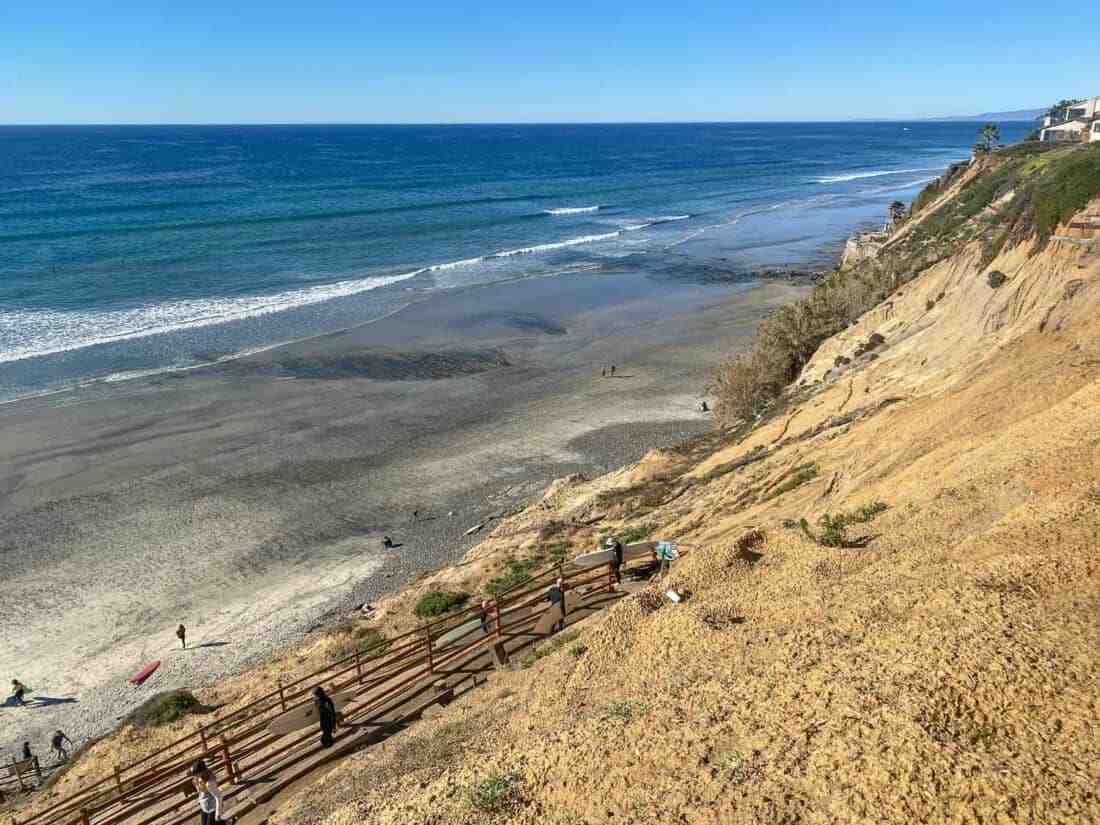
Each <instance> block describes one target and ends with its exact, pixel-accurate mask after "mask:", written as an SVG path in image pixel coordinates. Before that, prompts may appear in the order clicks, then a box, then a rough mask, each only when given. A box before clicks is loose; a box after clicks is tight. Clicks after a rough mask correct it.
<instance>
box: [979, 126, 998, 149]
mask: <svg viewBox="0 0 1100 825" xmlns="http://www.w3.org/2000/svg"><path fill="white" fill-rule="evenodd" d="M1000 142H1001V130H1000V127H998V126H997V124H996V123H987V124H985V126H983V127H982V130H981V131H980V132H979V133H978V142H977V143H975V144H974V151H975V152H976V153H978V154H985V153H986V152H990V151H992V150H993V147H994V146H996V145H997V144H998V143H1000Z"/></svg>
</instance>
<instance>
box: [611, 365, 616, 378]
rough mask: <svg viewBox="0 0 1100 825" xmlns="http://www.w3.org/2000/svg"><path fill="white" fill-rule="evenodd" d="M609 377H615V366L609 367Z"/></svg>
mask: <svg viewBox="0 0 1100 825" xmlns="http://www.w3.org/2000/svg"><path fill="white" fill-rule="evenodd" d="M611 377H612V378H614V377H615V365H614V364H612V365H611Z"/></svg>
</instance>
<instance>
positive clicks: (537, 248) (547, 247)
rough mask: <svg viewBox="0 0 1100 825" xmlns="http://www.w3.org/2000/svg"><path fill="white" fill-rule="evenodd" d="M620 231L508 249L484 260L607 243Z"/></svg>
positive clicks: (487, 256)
mask: <svg viewBox="0 0 1100 825" xmlns="http://www.w3.org/2000/svg"><path fill="white" fill-rule="evenodd" d="M621 234H623V233H622V231H619V232H604V233H603V234H600V235H582V236H580V237H579V238H569V239H568V240H564V241H554V242H553V243H540V244H535V245H534V246H525V247H522V248H521V249H508V250H505V251H504V252H494V253H493V254H492V255H486V256H485V260H487V261H490V260H494V259H496V258H511V257H513V256H515V255H533V254H535V253H536V252H550V251H551V250H554V249H565V248H566V247H569V246H580V245H581V244H586V243H596V242H597V241H609V240H611V239H612V238H617V237H619V236H620V235H621Z"/></svg>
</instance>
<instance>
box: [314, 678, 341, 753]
mask: <svg viewBox="0 0 1100 825" xmlns="http://www.w3.org/2000/svg"><path fill="white" fill-rule="evenodd" d="M313 704H314V705H316V706H317V721H318V722H320V723H321V747H322V748H327V747H329V746H331V745H332V733H333V731H335V730H336V704H335V703H334V702H333V701H332V698H331V697H330V696H329V695H328V694H327V693H325V691H324V688H322V687H320V686H319V685H318V686H317V687H315V688H314V689H313Z"/></svg>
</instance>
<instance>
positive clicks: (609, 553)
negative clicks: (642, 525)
mask: <svg viewBox="0 0 1100 825" xmlns="http://www.w3.org/2000/svg"><path fill="white" fill-rule="evenodd" d="M656 546H657V542H655V541H641V542H637V543H635V544H624V545H623V564H626V563H627V562H628V561H636V560H637V559H644V558H646V557H647V556H649V555H651V554H652V553H653V549H654V548H655V547H656ZM614 559H615V551H614V550H596V551H595V552H593V553H584V554H582V555H580V556H577V557H576V558H575V559H573V564H575V565H576V566H577V567H599V566H600V565H601V564H607V563H608V562H609V561H613V560H614Z"/></svg>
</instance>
